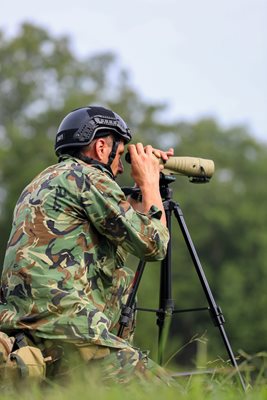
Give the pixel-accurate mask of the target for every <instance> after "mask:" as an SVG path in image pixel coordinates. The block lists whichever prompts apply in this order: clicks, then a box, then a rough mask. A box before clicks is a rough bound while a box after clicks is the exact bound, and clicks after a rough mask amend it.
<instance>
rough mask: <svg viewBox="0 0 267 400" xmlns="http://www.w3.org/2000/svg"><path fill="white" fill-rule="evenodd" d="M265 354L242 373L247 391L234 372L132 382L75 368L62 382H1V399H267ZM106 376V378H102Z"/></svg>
mask: <svg viewBox="0 0 267 400" xmlns="http://www.w3.org/2000/svg"><path fill="white" fill-rule="evenodd" d="M265 373H266V370H265V357H264V358H262V360H261V366H260V370H258V366H256V367H255V368H247V371H245V372H244V373H243V374H242V375H243V377H244V379H245V381H246V384H247V390H246V392H244V390H243V389H242V387H241V385H240V384H239V380H238V379H237V377H236V376H235V375H234V374H233V372H232V373H229V372H228V373H219V374H216V373H215V374H196V375H190V376H178V377H175V378H174V384H173V386H170V387H169V386H166V384H163V383H161V382H153V384H152V383H151V382H144V381H142V380H138V381H135V382H132V383H130V384H114V383H110V382H109V383H108V382H107V381H105V377H102V376H101V371H96V370H92V369H90V368H83V369H77V370H73V371H72V373H71V375H70V376H69V377H68V379H67V380H65V381H63V382H61V383H59V382H58V383H55V382H52V383H46V384H44V385H41V386H40V385H37V384H34V382H32V381H30V382H25V381H21V382H19V381H18V382H17V385H16V386H17V387H14V385H4V383H3V382H2V384H1V396H0V399H1V400H11V399H12V400H14V399H20V400H42V399H45V400H83V399H96V400H145V399H148V398H149V399H152V400H162V399H164V400H165V399H166V400H172V399H173V400H174V399H175V400H177V399H184V400H213V399H214V400H215V399H216V400H231V399H233V400H238V399H244V398H245V399H248V400H256V399H257V400H259V399H267V379H266V377H265ZM103 378H104V379H103Z"/></svg>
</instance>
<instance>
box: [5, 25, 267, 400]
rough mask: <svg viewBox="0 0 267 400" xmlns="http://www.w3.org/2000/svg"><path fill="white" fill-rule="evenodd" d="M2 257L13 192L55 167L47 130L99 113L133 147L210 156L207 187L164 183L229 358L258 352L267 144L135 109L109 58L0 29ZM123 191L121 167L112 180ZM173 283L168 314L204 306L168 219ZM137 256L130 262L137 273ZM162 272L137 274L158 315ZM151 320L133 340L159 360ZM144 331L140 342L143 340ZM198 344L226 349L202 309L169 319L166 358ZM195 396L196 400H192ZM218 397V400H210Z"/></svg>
mask: <svg viewBox="0 0 267 400" xmlns="http://www.w3.org/2000/svg"><path fill="white" fill-rule="evenodd" d="M0 57H1V64H0V90H1V94H2V96H1V98H0V121H1V122H0V144H1V146H0V165H1V171H0V228H1V237H0V244H1V246H0V257H1V259H3V257H4V252H5V245H6V242H7V239H8V235H9V231H10V224H11V220H12V211H13V208H14V205H15V202H16V200H17V198H18V196H19V193H20V192H21V190H22V188H23V187H24V186H25V185H26V184H27V183H28V182H29V181H30V180H31V179H32V178H33V176H34V175H36V174H37V173H38V172H40V171H41V170H42V169H43V168H45V167H46V166H48V165H50V164H51V163H55V162H56V158H55V156H54V154H53V141H54V137H55V132H56V130H57V126H58V124H59V122H60V121H61V119H62V118H63V117H64V116H65V115H66V113H68V112H69V111H70V110H71V109H74V108H76V107H80V106H81V105H86V104H102V105H105V106H108V107H110V108H112V109H114V110H116V112H118V113H119V114H121V115H122V116H123V117H124V118H125V120H126V121H127V122H128V123H129V126H130V127H131V128H132V130H133V132H134V134H135V141H142V142H144V143H145V144H148V143H151V144H153V145H155V146H157V147H164V148H166V147H168V146H174V147H175V155H177V156H186V155H187V156H196V157H202V158H208V159H213V160H214V162H215V166H216V171H215V174H214V177H213V178H212V179H211V182H210V183H209V184H206V185H193V184H191V183H189V182H188V179H187V178H185V177H177V179H176V182H175V183H173V184H171V186H172V188H173V198H174V200H176V201H178V202H179V204H180V206H181V208H182V210H183V213H184V217H185V220H186V223H187V226H188V228H189V231H190V233H191V236H192V239H193V241H194V243H195V246H196V249H197V252H198V254H199V257H200V260H201V262H202V265H203V268H204V271H205V273H206V276H207V279H208V282H209V284H210V286H211V289H212V292H213V294H214V297H215V299H216V301H217V302H218V304H219V305H220V306H221V307H222V309H223V312H224V315H225V317H226V320H227V324H226V326H225V328H226V331H227V333H228V335H229V339H230V341H231V344H232V346H233V349H234V351H235V352H236V351H237V350H239V349H243V350H244V351H245V352H246V353H250V354H253V353H256V352H259V351H262V350H264V349H265V348H266V334H267V320H266V318H264V316H265V310H266V307H267V294H266V289H265V284H266V280H267V254H266V253H267V233H266V228H265V227H266V223H267V213H266V210H265V199H266V194H267V189H266V185H265V170H266V166H265V164H266V159H267V148H266V145H265V144H262V143H259V142H257V141H256V140H255V139H254V138H253V137H252V136H250V135H249V133H248V132H247V130H246V129H245V128H244V127H232V128H229V129H224V128H222V127H220V126H219V125H218V124H217V123H216V121H214V119H212V118H210V119H205V120H201V121H198V122H196V123H192V124H190V123H185V122H181V121H175V120H173V121H168V122H166V121H165V120H166V118H165V119H164V118H163V117H164V113H165V111H166V106H165V105H164V104H151V103H148V102H145V101H144V100H143V99H142V98H141V96H140V95H139V93H137V91H136V90H135V89H134V88H133V87H132V86H131V84H130V81H129V78H128V74H127V71H125V70H123V68H121V66H120V64H119V61H118V60H117V59H116V57H115V56H114V55H113V54H109V53H107V54H94V55H91V56H88V57H87V58H85V59H79V58H78V57H77V56H75V54H74V53H73V51H72V50H71V43H70V41H69V39H68V38H67V37H60V38H57V37H52V36H51V35H50V34H49V32H47V31H45V30H44V29H41V28H39V27H37V26H33V25H30V24H24V25H22V26H21V30H20V32H19V33H18V35H17V37H14V38H9V37H5V35H4V33H3V32H1V33H0ZM119 182H120V184H121V185H131V184H132V181H131V178H130V173H129V167H127V166H126V173H125V174H124V177H122V179H120V181H119ZM172 225H173V230H172V233H173V235H172V238H173V252H172V260H173V261H172V264H173V265H172V276H173V298H174V301H175V306H176V308H179V309H184V308H192V307H199V306H206V305H207V304H206V299H205V295H204V293H203V290H202V288H201V285H200V282H199V280H198V278H197V276H196V273H195V271H194V267H193V265H192V262H191V260H190V257H189V255H188V252H187V250H186V248H185V244H184V241H183V238H182V235H181V233H180V229H179V227H178V224H176V221H175V220H174V219H173V224H172ZM136 264H137V260H135V259H134V257H131V258H130V259H129V265H130V266H133V267H135V265H136ZM159 280H160V264H159V263H154V264H149V265H147V266H146V270H145V275H144V278H143V280H142V283H141V287H140V292H139V294H138V297H139V306H142V307H144V306H146V307H153V308H157V307H158V296H159ZM155 322H156V316H155V314H153V313H144V312H142V313H141V312H140V313H139V317H138V329H137V337H136V344H137V345H138V346H140V347H142V348H148V349H150V350H151V351H152V354H153V356H154V357H156V354H157V327H156V323H155ZM147 332H149V334H144V333H147ZM203 334H205V336H206V338H207V343H208V347H207V349H208V350H207V351H208V358H210V359H213V358H214V357H217V356H219V357H222V358H225V357H226V354H225V349H224V345H223V343H222V340H221V338H220V336H219V332H218V331H217V328H215V327H214V326H213V324H212V323H211V319H210V317H209V315H208V313H205V312H201V313H186V314H176V315H175V316H173V318H172V324H171V328H170V338H169V341H168V345H167V349H166V356H165V358H166V359H168V358H169V357H170V356H171V355H172V354H173V353H175V352H177V350H179V349H181V348H182V347H183V346H184V344H185V343H188V342H189V341H190V339H191V338H192V337H194V336H195V335H199V336H202V335H203ZM196 354H197V346H196V342H195V341H193V342H192V343H191V344H190V346H186V349H185V350H181V351H178V356H176V357H175V361H176V362H177V363H181V364H183V365H184V364H185V365H190V364H193V365H194V364H195V361H196ZM198 398H199V397H198ZM218 398H219V397H218Z"/></svg>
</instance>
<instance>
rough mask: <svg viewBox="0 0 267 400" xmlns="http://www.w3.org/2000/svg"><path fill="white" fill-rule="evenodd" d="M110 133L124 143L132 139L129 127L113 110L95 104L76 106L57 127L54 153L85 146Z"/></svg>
mask: <svg viewBox="0 0 267 400" xmlns="http://www.w3.org/2000/svg"><path fill="white" fill-rule="evenodd" d="M111 133H113V135H114V136H115V137H116V138H117V139H119V140H123V141H124V142H125V143H128V142H129V141H130V140H131V139H132V134H131V132H130V129H129V128H128V127H127V125H126V123H125V122H124V121H123V119H122V118H121V117H120V116H119V115H118V114H116V113H115V112H113V111H111V110H108V109H106V108H104V107H96V106H87V107H81V108H77V109H76V110H73V111H71V112H70V113H69V114H68V115H67V116H66V117H65V118H64V119H63V121H62V122H61V124H60V126H59V128H58V131H57V136H56V143H55V151H56V154H57V155H60V154H63V153H64V152H67V149H68V148H69V149H70V148H75V147H82V146H85V145H87V144H89V143H91V142H92V140H93V139H95V138H97V137H103V136H106V135H109V134H111Z"/></svg>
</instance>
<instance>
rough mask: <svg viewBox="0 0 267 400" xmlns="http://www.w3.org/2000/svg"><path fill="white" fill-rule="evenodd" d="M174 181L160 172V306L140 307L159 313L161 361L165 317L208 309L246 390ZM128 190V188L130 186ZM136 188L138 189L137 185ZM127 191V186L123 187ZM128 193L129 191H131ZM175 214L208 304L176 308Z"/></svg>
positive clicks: (131, 300)
mask: <svg viewBox="0 0 267 400" xmlns="http://www.w3.org/2000/svg"><path fill="white" fill-rule="evenodd" d="M173 181H175V177H173V176H169V175H166V176H165V175H164V174H161V178H160V192H161V197H162V200H163V205H164V210H165V214H166V220H167V227H168V230H169V233H170V241H169V243H168V248H167V254H166V257H165V259H164V260H163V261H162V262H161V271H160V299H159V308H158V309H157V310H152V309H145V308H137V309H138V310H142V311H154V312H156V315H157V325H158V328H159V333H158V343H159V364H162V358H163V348H164V343H163V342H164V337H163V330H164V324H165V319H166V317H170V316H172V315H173V314H175V313H180V312H184V311H202V310H209V312H210V315H211V318H212V320H213V322H214V325H215V326H216V327H218V329H219V332H220V334H221V337H222V340H223V343H224V345H225V348H226V350H227V353H228V355H229V358H230V361H231V363H232V365H233V367H234V368H235V370H236V373H237V376H238V378H239V381H240V384H241V386H242V388H243V389H244V390H246V385H245V382H244V380H243V377H242V375H241V373H240V371H239V368H238V365H237V362H236V359H235V357H234V354H233V351H232V348H231V345H230V342H229V340H228V338H227V335H226V332H225V330H224V327H223V324H224V322H225V320H224V317H223V314H222V310H221V309H220V307H219V306H218V305H217V304H216V302H215V300H214V297H213V295H212V292H211V289H210V287H209V284H208V281H207V278H206V276H205V273H204V271H203V268H202V266H201V263H200V260H199V258H198V255H197V252H196V250H195V247H194V244H193V242H192V239H191V237H190V233H189V231H188V229H187V226H186V223H185V220H184V217H183V213H182V210H181V208H180V206H179V205H178V203H176V202H175V201H173V200H172V190H171V189H170V188H169V184H170V183H171V182H173ZM128 190H129V189H128ZM135 190H136V189H135ZM124 192H125V193H126V194H127V189H126V190H124ZM128 193H129V192H128ZM172 214H174V216H175V218H176V220H177V222H178V224H179V226H180V229H181V232H182V235H183V238H184V240H185V243H186V246H187V249H188V251H189V254H190V256H191V259H192V262H193V264H194V267H195V270H196V272H197V275H198V278H199V280H200V283H201V286H202V288H203V290H204V293H205V296H206V298H207V302H208V305H209V307H208V308H193V309H190V310H175V308H174V301H173V299H172V273H171V249H172V243H171V241H172V232H171V228H172V226H171V217H172ZM144 268H145V261H142V260H141V261H140V262H139V264H138V267H137V270H136V274H135V279H134V282H133V285H132V288H131V292H130V294H129V296H128V299H127V302H126V305H125V306H124V307H123V309H122V313H121V318H120V328H119V331H118V336H120V337H121V336H122V334H123V330H124V327H126V326H128V323H129V320H130V318H131V316H132V313H133V308H134V305H135V297H136V293H137V290H138V287H139V284H140V281H141V278H142V274H143V272H144Z"/></svg>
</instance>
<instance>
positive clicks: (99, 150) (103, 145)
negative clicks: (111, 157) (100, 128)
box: [95, 138, 110, 161]
mask: <svg viewBox="0 0 267 400" xmlns="http://www.w3.org/2000/svg"><path fill="white" fill-rule="evenodd" d="M108 152H110V148H109V146H108V144H107V141H106V140H105V138H98V139H97V140H96V141H95V153H96V156H97V157H98V159H99V161H105V159H106V157H107V155H108Z"/></svg>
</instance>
